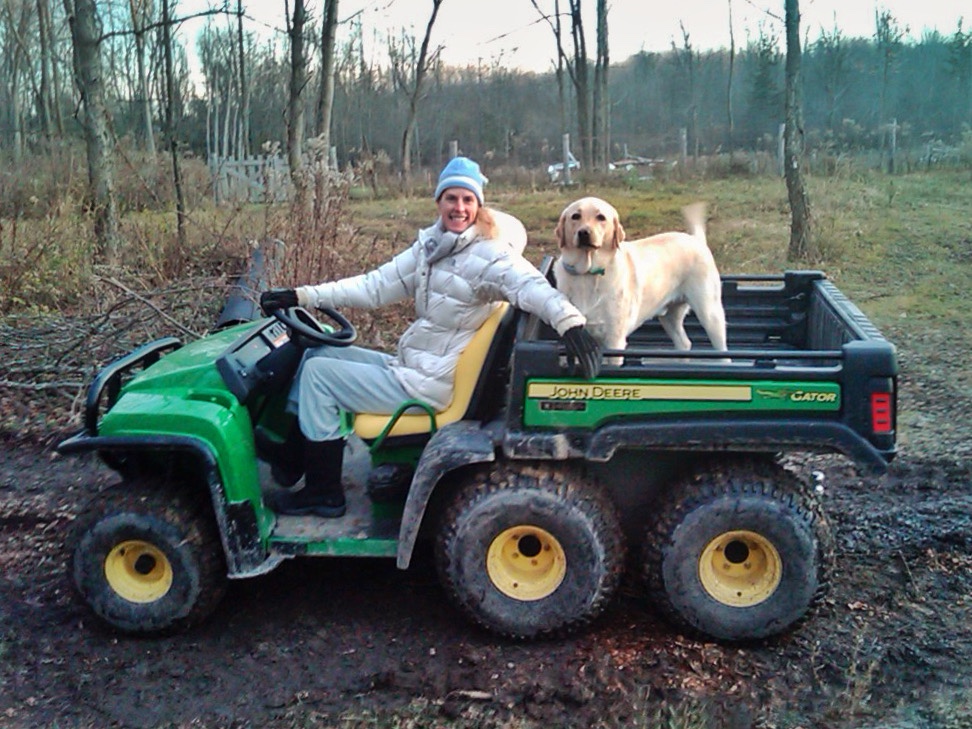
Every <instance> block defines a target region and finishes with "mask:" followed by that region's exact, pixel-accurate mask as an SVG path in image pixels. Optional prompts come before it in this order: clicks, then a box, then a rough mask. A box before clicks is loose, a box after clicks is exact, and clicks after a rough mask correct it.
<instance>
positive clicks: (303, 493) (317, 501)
mask: <svg viewBox="0 0 972 729" xmlns="http://www.w3.org/2000/svg"><path fill="white" fill-rule="evenodd" d="M304 459H305V460H304V465H305V475H304V488H302V489H300V490H298V491H275V492H273V493H271V494H269V495H268V496H267V503H268V504H269V506H270V508H271V509H273V510H274V511H275V512H277V513H278V514H288V515H291V516H323V517H325V518H328V519H333V518H336V517H339V516H344V512H345V511H346V510H347V506H346V505H345V501H344V486H342V485H341V469H342V467H343V466H344V439H343V438H338V439H337V440H322V441H314V440H309V441H306V446H305V448H304Z"/></svg>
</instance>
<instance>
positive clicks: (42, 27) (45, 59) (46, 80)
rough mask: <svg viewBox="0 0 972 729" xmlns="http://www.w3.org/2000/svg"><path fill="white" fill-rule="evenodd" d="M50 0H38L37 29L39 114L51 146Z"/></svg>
mask: <svg viewBox="0 0 972 729" xmlns="http://www.w3.org/2000/svg"><path fill="white" fill-rule="evenodd" d="M47 3H48V0H37V31H38V39H39V40H40V91H39V93H38V94H37V115H38V117H39V118H40V123H41V131H42V132H43V134H44V144H45V145H47V146H49V145H50V143H51V140H52V139H53V138H54V122H53V113H52V109H53V104H54V102H53V98H52V94H51V66H52V64H53V58H52V57H51V56H52V51H51V38H50V35H49V32H48V31H49V30H50V24H51V21H50V13H51V11H50V8H48V6H47Z"/></svg>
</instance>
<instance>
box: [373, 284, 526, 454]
mask: <svg viewBox="0 0 972 729" xmlns="http://www.w3.org/2000/svg"><path fill="white" fill-rule="evenodd" d="M509 307H510V305H509V303H507V302H505V301H504V302H502V303H500V304H499V305H498V306H497V307H496V309H495V310H494V311H493V313H492V314H490V315H489V318H488V319H486V321H484V322H483V324H482V325H481V326H480V327H479V329H477V330H476V333H475V334H474V335H473V338H472V339H471V340H469V344H467V345H466V348H465V349H464V350H462V354H460V355H459V360H458V362H457V363H456V381H455V387H454V389H453V394H452V402H450V403H449V406H448V407H447V408H446V409H445V410H442V411H441V412H438V413H436V416H435V424H436V427H437V428H441V427H442V426H443V425H448V424H449V423H454V422H455V421H457V420H461V419H462V417H463V416H464V415H465V414H466V411H467V410H468V409H469V403H470V400H472V396H473V392H475V390H476V383H477V382H478V381H479V376H480V375H481V374H482V370H483V363H484V362H485V361H486V355H487V354H488V353H489V348H490V345H492V343H493V339H494V338H495V336H496V330H497V329H499V325H500V322H501V321H502V319H503V316H504V315H505V314H506V312H507V310H508V309H509ZM389 419H390V416H389V415H384V414H381V415H376V414H373V413H359V414H357V415H355V416H354V432H355V434H356V435H358V437H360V438H362V439H364V440H374V439H375V438H377V437H378V436H379V435H381V431H382V430H384V428H385V426H386V425H387V424H388V421H389ZM430 432H432V419H431V418H430V417H429V415H428V413H425V412H421V413H416V414H407V415H402V416H401V417H400V418H399V419H398V422H397V423H395V427H394V428H392V430H391V432H390V433H389V434H388V435H389V436H390V437H391V436H400V435H420V434H423V433H430Z"/></svg>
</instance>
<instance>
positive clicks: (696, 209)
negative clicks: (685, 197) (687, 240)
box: [682, 202, 707, 244]
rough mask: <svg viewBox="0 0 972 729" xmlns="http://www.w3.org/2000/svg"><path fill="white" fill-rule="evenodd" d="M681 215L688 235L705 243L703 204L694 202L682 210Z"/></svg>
mask: <svg viewBox="0 0 972 729" xmlns="http://www.w3.org/2000/svg"><path fill="white" fill-rule="evenodd" d="M682 215H683V216H684V217H685V225H686V227H687V228H688V233H689V235H694V236H695V237H696V238H698V239H699V240H701V241H702V242H703V243H706V240H705V203H704V202H695V203H692V204H691V205H686V206H685V207H684V208H682ZM706 244H707V243H706Z"/></svg>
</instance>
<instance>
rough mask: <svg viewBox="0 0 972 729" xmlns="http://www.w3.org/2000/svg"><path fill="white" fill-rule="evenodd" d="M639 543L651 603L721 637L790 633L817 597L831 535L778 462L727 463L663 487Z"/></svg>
mask: <svg viewBox="0 0 972 729" xmlns="http://www.w3.org/2000/svg"><path fill="white" fill-rule="evenodd" d="M656 513H657V517H656V518H655V521H654V523H653V524H652V525H651V526H650V528H649V530H648V534H647V537H646V539H645V556H644V569H645V574H646V577H647V581H648V584H649V587H650V589H651V591H652V593H653V595H652V597H653V598H654V600H655V601H656V603H657V604H658V605H659V606H660V607H661V609H662V611H663V612H665V613H666V614H667V615H668V616H669V617H671V618H673V619H674V620H675V621H676V622H678V623H680V624H681V625H683V626H685V627H688V628H690V629H692V630H695V631H698V632H701V633H704V634H706V635H709V636H712V637H714V638H717V639H721V640H729V641H741V640H752V639H760V638H766V637H769V636H772V635H776V634H778V633H782V632H784V631H786V630H788V629H791V628H793V627H794V626H795V625H796V624H797V623H798V622H799V621H800V620H801V619H802V618H803V617H805V616H806V615H807V613H808V611H810V609H811V608H812V606H813V605H814V604H815V603H816V602H817V601H818V600H819V599H820V597H821V595H822V593H823V591H824V588H825V586H826V579H827V572H828V570H829V565H830V561H831V560H832V557H833V537H832V535H831V532H830V528H829V525H828V524H827V522H826V519H825V518H824V516H823V513H822V511H821V509H820V506H819V504H818V503H817V500H816V499H815V498H814V495H813V493H812V492H811V490H810V489H809V488H807V487H806V486H804V485H803V484H801V483H800V481H799V480H798V479H796V478H795V477H794V476H793V475H792V474H790V473H789V472H788V471H786V470H785V469H783V468H782V467H781V466H778V465H777V464H775V463H773V462H771V461H764V460H759V459H752V460H743V461H740V460H729V461H727V462H725V463H716V464H713V465H712V467H711V468H709V469H704V470H699V471H697V472H696V473H695V474H693V475H692V476H691V477H689V478H687V479H685V480H683V481H682V482H681V483H678V484H676V485H674V486H673V488H672V489H671V491H669V495H668V497H667V498H666V499H665V500H664V501H663V503H662V505H661V506H660V507H659V509H658V511H657V512H656Z"/></svg>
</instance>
